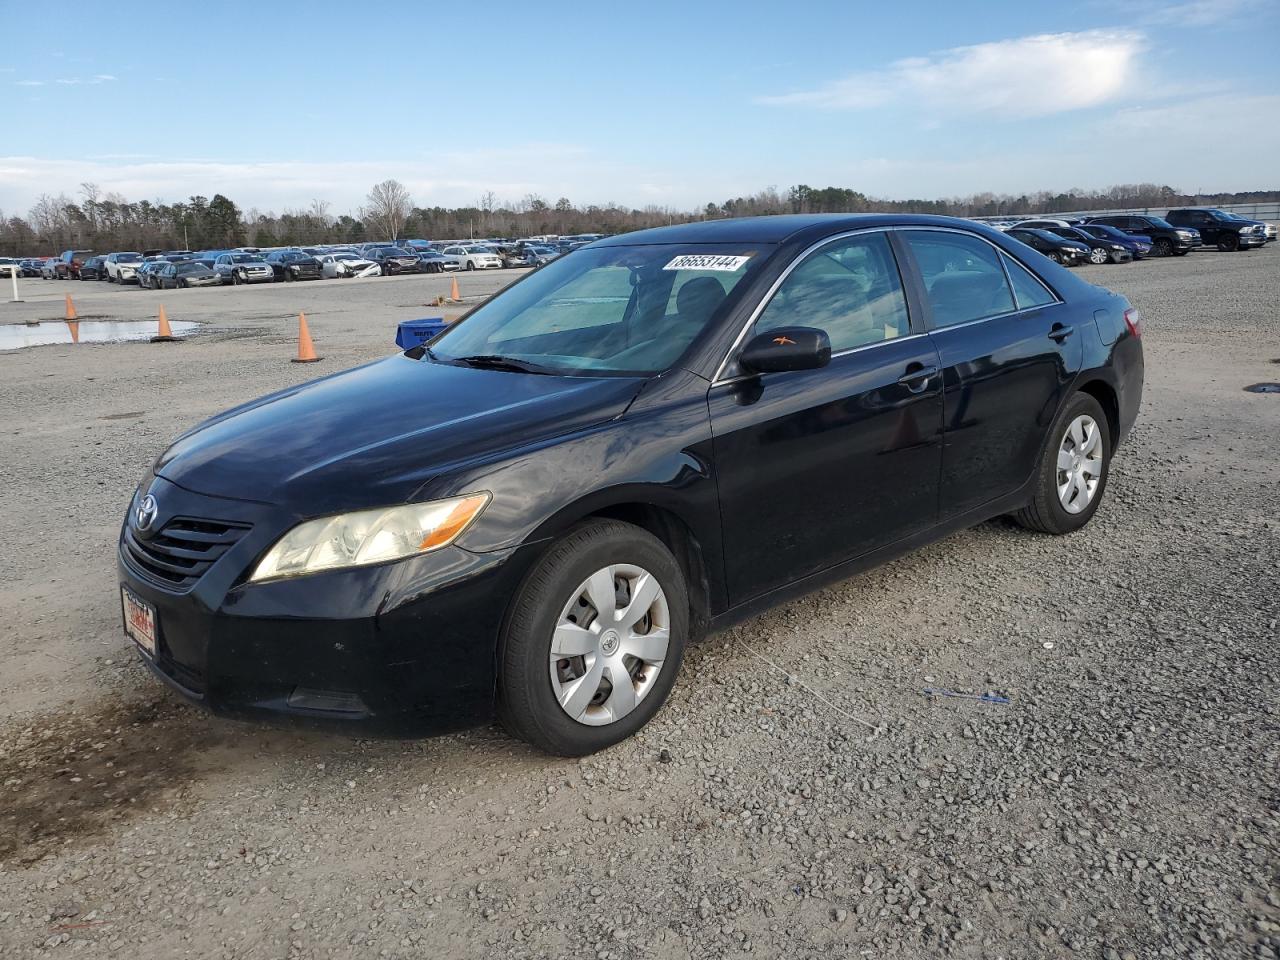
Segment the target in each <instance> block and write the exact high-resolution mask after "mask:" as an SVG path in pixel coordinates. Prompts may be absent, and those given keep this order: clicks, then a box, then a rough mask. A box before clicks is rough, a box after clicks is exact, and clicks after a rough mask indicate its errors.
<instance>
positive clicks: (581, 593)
mask: <svg viewBox="0 0 1280 960" xmlns="http://www.w3.org/2000/svg"><path fill="white" fill-rule="evenodd" d="M670 642H671V616H670V610H669V608H668V607H667V597H666V594H665V593H663V591H662V587H661V586H660V585H659V583H658V580H657V578H656V577H655V576H654V575H653V574H651V573H649V571H647V570H645V569H644V568H642V567H637V566H635V565H633V564H629V563H618V564H614V565H613V566H609V567H605V568H603V569H601V570H597V571H596V572H595V573H593V574H592V575H591V576H589V577H588V578H587V579H586V580H584V581H583V582H582V584H581V585H580V586H579V587H578V589H577V590H575V591H574V592H573V595H572V596H571V597H570V598H569V602H568V603H566V604H565V606H564V609H563V610H561V611H560V619H559V620H558V621H556V629H555V633H554V634H553V635H552V637H551V689H552V690H554V691H555V695H556V700H558V701H559V702H560V707H561V709H563V710H564V712H565V713H567V714H568V715H569V716H570V717H571V718H572V719H574V720H576V721H577V722H578V723H584V724H587V725H589V726H593V727H598V726H603V725H604V724H607V723H613V722H615V721H617V720H621V719H622V718H623V717H625V716H626V715H627V714H629V713H630V712H631V711H632V710H634V709H635V708H636V706H637V705H639V703H640V701H642V700H643V699H644V698H645V696H647V695H648V693H649V691H650V690H652V689H653V685H654V683H655V681H656V680H657V679H658V674H659V673H660V672H661V671H662V663H663V661H664V660H666V658H667V647H668V645H669V644H670Z"/></svg>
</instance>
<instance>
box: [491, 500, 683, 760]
mask: <svg viewBox="0 0 1280 960" xmlns="http://www.w3.org/2000/svg"><path fill="white" fill-rule="evenodd" d="M615 563H633V564H636V565H638V566H640V567H643V568H644V569H645V570H647V571H649V572H650V573H651V574H653V576H655V577H656V578H657V580H658V583H659V584H660V585H661V587H662V589H663V592H664V593H665V594H666V598H667V604H668V609H669V610H670V617H671V623H670V631H671V639H670V644H669V646H668V648H667V656H666V659H665V660H664V661H663V662H662V666H661V668H660V671H659V674H658V676H657V678H656V679H655V680H654V686H653V687H652V688H651V689H650V690H649V692H648V693H647V694H646V695H645V697H644V699H643V700H641V701H640V703H638V704H637V705H636V707H635V709H634V710H632V711H631V712H630V713H628V714H627V715H626V716H624V717H622V719H620V720H617V721H615V722H613V723H608V724H605V725H603V726H588V725H586V724H582V723H579V722H578V721H576V720H574V719H572V718H570V717H569V715H568V714H566V713H565V712H564V710H563V709H562V708H561V706H560V703H559V701H557V699H556V695H555V691H554V690H553V689H552V685H551V678H550V675H549V672H548V665H549V661H550V653H551V637H552V634H553V632H554V630H555V626H556V622H557V620H558V619H559V617H560V613H561V611H562V610H563V609H564V606H565V604H566V603H568V602H569V601H570V600H572V599H573V596H572V595H573V591H574V590H575V589H576V588H577V586H578V585H579V584H580V583H582V582H583V581H584V580H585V579H586V578H587V577H589V576H590V575H591V574H592V573H593V572H595V571H597V570H600V569H602V568H603V567H605V566H608V565H610V564H615ZM688 635H689V594H688V589H687V587H686V586H685V579H684V574H683V573H682V572H681V570H680V565H679V563H677V562H676V559H675V557H673V556H672V555H671V551H669V550H668V549H667V548H666V546H665V545H664V544H663V543H662V541H661V540H659V539H658V538H657V537H655V536H653V534H651V533H649V532H648V531H647V530H642V529H641V528H639V527H636V526H633V525H632V524H629V523H622V522H620V521H617V520H591V521H586V522H584V523H580V524H578V525H577V526H575V527H573V528H571V529H570V530H569V531H568V533H566V534H565V536H564V537H563V538H561V539H560V540H559V541H558V542H557V543H555V544H554V545H553V546H552V547H551V548H550V549H549V550H548V551H547V553H546V555H545V556H543V558H542V559H541V560H539V561H538V564H537V566H535V567H534V569H533V570H532V572H530V574H529V575H528V576H527V577H526V578H525V581H524V583H523V584H522V585H521V587H520V589H519V591H517V593H516V598H515V600H514V601H513V603H512V605H511V609H510V611H509V612H508V614H507V620H506V623H505V625H504V627H503V634H502V640H501V643H500V646H499V650H498V716H499V718H500V719H501V721H502V724H503V726H504V727H506V729H507V730H508V732H510V733H511V734H512V735H513V736H515V737H519V738H520V739H521V740H524V741H526V742H527V743H530V744H532V745H533V746H535V747H537V748H539V749H540V750H544V751H546V752H547V753H551V754H555V755H557V756H562V757H581V756H585V755H587V754H590V753H595V752H596V751H597V750H603V749H604V748H606V747H610V746H613V745H614V744H615V743H618V742H620V741H622V740H625V739H626V738H627V737H629V736H631V735H632V734H634V733H635V732H636V731H637V730H639V729H640V728H641V727H642V726H644V725H645V724H646V723H648V722H649V720H650V719H651V718H652V717H653V715H654V714H655V713H657V712H658V710H659V709H660V708H661V707H662V704H663V703H664V702H665V701H666V699H667V695H668V694H669V693H670V692H671V688H672V686H673V685H674V684H675V681H676V675H677V674H678V673H679V672H680V662H681V660H682V659H683V656H684V646H685V640H686V638H687V637H688Z"/></svg>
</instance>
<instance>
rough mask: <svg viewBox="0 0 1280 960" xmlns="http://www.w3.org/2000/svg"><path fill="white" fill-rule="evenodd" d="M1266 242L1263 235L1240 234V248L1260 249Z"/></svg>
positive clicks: (1265, 237)
mask: <svg viewBox="0 0 1280 960" xmlns="http://www.w3.org/2000/svg"><path fill="white" fill-rule="evenodd" d="M1266 242H1267V235H1266V234H1265V233H1242V234H1240V246H1241V248H1245V247H1261V246H1263V245H1264V244H1265V243H1266Z"/></svg>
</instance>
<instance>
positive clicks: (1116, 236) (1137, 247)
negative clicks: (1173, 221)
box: [1075, 223, 1151, 260]
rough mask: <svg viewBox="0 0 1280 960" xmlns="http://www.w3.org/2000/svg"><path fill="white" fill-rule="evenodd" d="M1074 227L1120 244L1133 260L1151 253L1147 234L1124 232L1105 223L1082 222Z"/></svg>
mask: <svg viewBox="0 0 1280 960" xmlns="http://www.w3.org/2000/svg"><path fill="white" fill-rule="evenodd" d="M1075 229H1077V230H1081V231H1083V232H1085V233H1087V234H1089V236H1091V237H1097V238H1098V239H1099V240H1110V241H1112V242H1114V243H1119V244H1122V245H1123V246H1125V247H1126V248H1127V249H1128V250H1129V253H1130V254H1131V255H1132V256H1133V259H1135V260H1141V259H1142V258H1143V257H1145V256H1147V255H1148V254H1149V253H1151V238H1150V237H1147V236H1141V235H1138V234H1132V233H1125V232H1124V231H1123V230H1117V229H1116V228H1115V227H1109V226H1107V225H1106V224H1105V223H1082V224H1079V225H1078V226H1077V227H1076V228H1075Z"/></svg>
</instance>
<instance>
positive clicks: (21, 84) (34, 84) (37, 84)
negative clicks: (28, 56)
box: [14, 80, 44, 87]
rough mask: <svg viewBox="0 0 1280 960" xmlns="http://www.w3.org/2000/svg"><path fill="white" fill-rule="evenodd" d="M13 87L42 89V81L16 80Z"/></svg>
mask: <svg viewBox="0 0 1280 960" xmlns="http://www.w3.org/2000/svg"><path fill="white" fill-rule="evenodd" d="M14 85H15V86H19V87H43V86H44V81H43V80H18V81H15V84H14Z"/></svg>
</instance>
